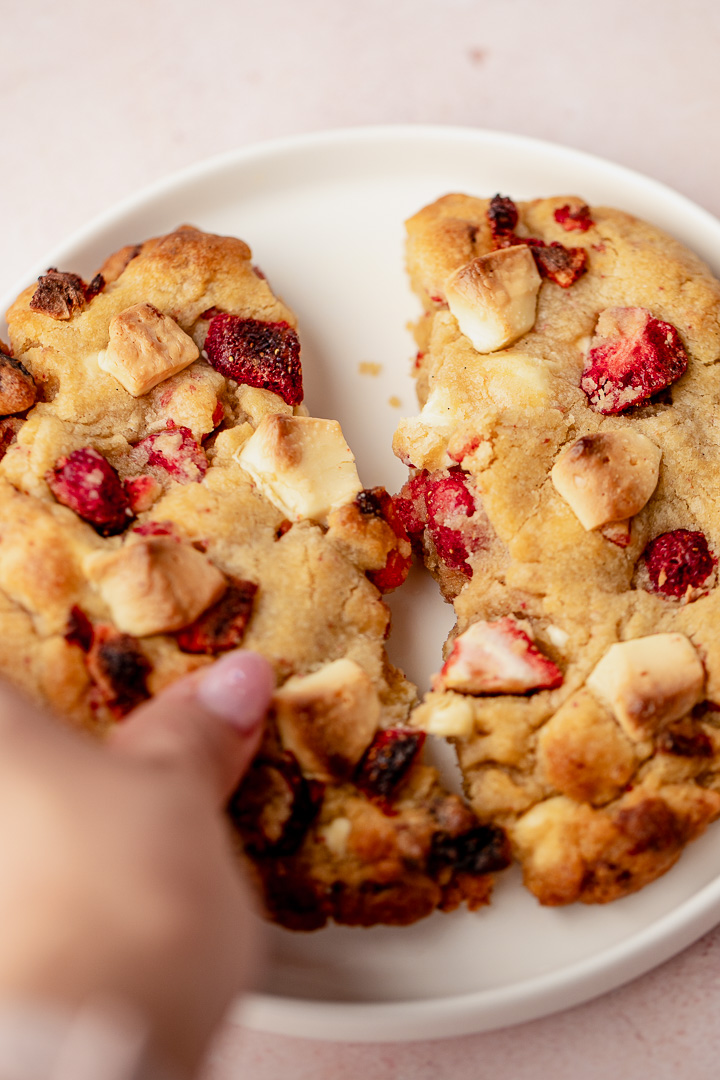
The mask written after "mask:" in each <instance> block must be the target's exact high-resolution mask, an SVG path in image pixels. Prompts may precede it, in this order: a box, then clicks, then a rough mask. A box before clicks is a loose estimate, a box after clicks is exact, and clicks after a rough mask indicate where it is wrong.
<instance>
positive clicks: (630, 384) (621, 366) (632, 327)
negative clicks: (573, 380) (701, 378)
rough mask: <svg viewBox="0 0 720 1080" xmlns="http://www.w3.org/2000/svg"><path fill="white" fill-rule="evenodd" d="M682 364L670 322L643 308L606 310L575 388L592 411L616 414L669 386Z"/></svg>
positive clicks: (680, 345)
mask: <svg viewBox="0 0 720 1080" xmlns="http://www.w3.org/2000/svg"><path fill="white" fill-rule="evenodd" d="M687 363H688V359H687V353H686V352H685V347H684V346H683V343H682V341H681V340H680V335H679V334H678V332H677V330H676V329H675V327H674V326H672V325H671V323H666V322H661V321H660V320H659V319H654V318H653V316H652V315H651V314H650V312H649V311H646V309H645V308H608V309H606V310H605V311H603V312H602V313H601V315H600V318H599V319H598V324H597V327H596V330H595V337H594V338H593V340H592V342H591V345H590V350H589V352H588V354H587V357H586V358H585V367H584V369H583V373H582V379H581V382H580V385H581V386H582V388H583V390H584V391H585V393H586V394H587V396H588V399H589V403H590V407H591V408H593V409H594V410H595V412H599V413H603V414H605V415H610V414H613V413H620V412H624V411H625V410H626V409H629V408H630V406H631V405H639V404H640V403H641V402H643V401H647V399H648V398H650V397H652V396H653V394H657V393H658V392H659V391H660V390H664V389H665V388H666V387H667V386H670V385H671V383H674V382H675V380H676V379H679V378H680V376H681V375H682V374H683V372H684V371H685V369H686V368H687Z"/></svg>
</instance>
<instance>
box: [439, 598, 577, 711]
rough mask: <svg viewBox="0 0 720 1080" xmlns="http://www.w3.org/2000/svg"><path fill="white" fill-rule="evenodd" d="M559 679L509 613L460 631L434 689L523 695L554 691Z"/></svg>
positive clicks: (561, 678)
mask: <svg viewBox="0 0 720 1080" xmlns="http://www.w3.org/2000/svg"><path fill="white" fill-rule="evenodd" d="M562 681H563V676H562V672H561V671H560V669H559V668H558V667H557V666H556V665H555V664H554V663H553V662H552V660H550V659H548V657H547V656H545V655H544V654H543V653H541V652H540V650H539V649H538V648H537V647H536V646H535V645H534V644H533V641H532V638H531V637H530V636H529V634H527V633H526V631H525V630H524V629H523V628H522V626H521V625H520V623H518V621H517V620H516V619H514V618H512V616H506V617H505V618H504V619H498V620H497V621H496V622H482V621H481V622H476V623H473V624H472V626H470V627H468V629H467V630H466V631H465V632H464V633H462V634H460V635H459V636H458V637H457V638H456V639H455V642H454V644H453V647H452V651H451V653H450V655H449V656H448V658H447V660H446V661H445V664H444V665H443V668H442V670H441V672H440V674H439V676H436V679H435V683H434V689H436V690H442V689H449V690H457V691H459V692H460V693H465V694H526V693H528V692H529V691H531V690H554V689H555V688H556V687H558V686H560V685H561V684H562Z"/></svg>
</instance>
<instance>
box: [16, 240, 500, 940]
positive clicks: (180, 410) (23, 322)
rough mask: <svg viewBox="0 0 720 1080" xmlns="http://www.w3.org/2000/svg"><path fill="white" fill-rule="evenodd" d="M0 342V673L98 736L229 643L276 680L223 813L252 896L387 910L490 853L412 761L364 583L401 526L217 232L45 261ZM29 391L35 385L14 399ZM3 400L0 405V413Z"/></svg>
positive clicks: (476, 885) (431, 901)
mask: <svg viewBox="0 0 720 1080" xmlns="http://www.w3.org/2000/svg"><path fill="white" fill-rule="evenodd" d="M8 325H9V331H10V339H11V348H12V358H10V357H8V356H2V357H0V413H2V414H5V415H6V419H4V420H2V421H0V427H1V429H2V432H1V434H2V442H3V450H4V451H5V453H4V457H3V460H2V463H1V464H0V671H1V672H2V673H3V674H4V675H5V676H7V677H8V678H10V679H11V680H13V681H14V682H16V683H17V684H18V685H20V686H22V687H24V688H25V689H26V690H27V691H28V692H30V693H31V694H33V695H35V696H36V697H38V698H39V699H41V700H43V701H45V702H46V703H48V704H49V705H51V706H52V707H53V708H54V709H55V710H56V711H57V712H58V713H60V714H61V715H63V716H64V717H66V718H68V719H70V720H71V721H73V722H75V723H76V724H78V725H81V726H84V727H86V728H88V729H91V730H94V731H99V732H102V730H104V729H107V728H108V726H109V725H112V724H114V723H116V722H118V721H121V720H122V717H123V716H124V715H125V714H126V713H127V712H128V711H129V710H130V709H131V708H132V707H133V706H135V705H137V704H138V703H139V702H141V701H142V700H144V699H145V698H147V697H148V696H149V695H151V694H153V693H156V692H157V691H159V690H160V689H162V687H164V686H165V685H167V684H168V683H169V682H171V681H172V680H174V679H176V678H178V677H179V676H181V675H183V674H185V673H186V672H189V671H192V670H193V669H196V668H198V667H200V666H201V665H203V664H207V663H210V662H211V660H212V659H213V657H214V656H217V655H218V654H220V653H222V652H223V651H226V650H228V649H232V648H235V647H236V646H238V645H239V644H240V643H241V642H242V643H243V644H244V645H246V646H249V647H250V648H253V649H257V650H259V651H260V652H262V653H263V654H264V655H265V656H266V657H268V659H269V660H270V661H271V662H272V664H273V666H274V668H275V671H276V673H277V677H278V682H279V684H280V689H279V690H278V693H277V697H276V699H275V705H274V711H273V715H272V717H271V719H270V722H269V725H268V733H267V737H266V739H265V743H264V745H263V747H262V750H261V752H260V755H259V757H258V759H257V761H256V762H255V764H254V766H253V768H252V770H251V772H250V775H249V777H248V779H247V781H246V782H245V784H244V785H243V787H242V788H241V790H240V791H239V792H238V793H237V795H236V796H235V797H234V799H233V801H232V804H231V807H230V810H231V815H232V817H233V819H234V821H235V823H236V825H237V826H238V829H239V832H240V835H241V836H242V838H243V840H244V842H245V849H246V851H247V852H248V854H249V855H250V858H251V863H252V868H253V871H254V874H255V876H256V878H257V880H258V882H259V883H260V884H261V886H262V888H263V890H264V895H265V901H266V906H267V909H268V911H269V913H270V915H271V916H272V917H274V918H275V919H277V920H279V921H280V922H283V923H285V924H287V925H291V926H298V927H303V928H311V927H316V926H321V925H323V924H324V923H325V921H326V920H327V919H328V918H330V917H332V918H335V919H337V920H339V921H342V922H347V923H362V924H370V923H376V922H387V923H408V922H412V921H413V920H415V919H417V918H420V917H421V916H423V915H426V914H428V913H429V912H430V911H432V910H433V909H435V908H436V907H438V906H440V907H444V908H452V907H455V906H457V905H458V904H459V903H461V902H463V901H467V902H468V903H469V904H470V906H472V907H474V906H477V905H479V904H482V903H485V902H487V899H488V897H489V892H490V886H491V878H490V877H489V876H488V871H489V870H491V869H493V868H494V867H497V866H501V865H503V863H504V862H506V861H507V854H506V851H505V840H504V836H503V834H502V832H501V831H500V830H497V829H488V828H486V827H483V826H478V823H477V821H476V819H475V818H474V816H473V814H472V813H471V812H470V810H469V809H468V808H467V807H466V806H465V805H464V804H463V802H462V801H461V800H460V799H459V798H458V797H457V796H455V795H452V794H449V793H448V792H447V791H445V790H444V789H443V788H442V786H441V785H440V782H439V780H438V777H437V774H436V773H435V771H434V770H433V769H431V768H430V767H428V766H426V765H424V764H423V763H422V761H421V749H422V742H423V736H422V734H421V733H418V732H417V731H412V730H408V728H407V723H406V722H407V718H408V714H409V711H410V708H411V706H412V704H413V702H414V700H415V691H414V688H413V687H412V686H411V685H410V684H409V683H408V682H407V681H406V680H405V679H404V677H403V676H402V674H401V673H400V672H399V671H397V670H395V669H394V668H393V667H392V666H391V665H390V663H389V661H388V659H387V656H386V654H385V651H384V638H385V636H386V634H387V630H388V623H389V613H388V610H387V608H386V606H385V604H384V603H383V600H382V598H381V593H380V590H383V591H384V590H387V589H389V588H392V587H394V586H395V585H397V584H398V583H399V582H400V581H402V579H403V578H404V576H405V574H406V573H407V568H408V565H409V555H410V545H409V542H408V539H407V535H406V533H405V532H404V529H403V527H402V525H401V524H400V523H399V521H398V520H397V518H396V516H395V515H394V513H393V509H392V503H391V501H390V499H389V497H388V496H387V493H386V492H384V491H383V489H381V488H376V489H371V490H364V489H363V488H362V485H361V483H360V481H359V479H358V475H357V471H356V468H355V464H354V460H353V457H352V454H351V452H350V450H349V448H348V447H347V445H346V443H345V440H344V439H343V436H342V432H341V431H340V428H339V425H338V424H337V423H336V422H334V421H328V420H319V419H314V418H311V417H309V416H308V415H307V410H306V409H305V408H304V406H303V405H302V397H303V394H302V372H301V364H300V346H299V340H298V336H297V333H296V331H295V319H294V316H293V315H292V313H291V312H290V311H289V310H288V308H287V307H285V305H284V304H283V303H282V302H281V301H280V300H279V299H278V298H277V297H276V296H275V295H274V294H273V292H272V291H271V289H270V287H269V285H268V283H267V281H266V280H265V278H264V276H263V275H262V273H261V272H260V271H258V270H256V269H255V268H254V267H253V266H252V263H251V261H250V250H249V249H248V247H247V246H246V245H245V244H244V243H242V242H241V241H240V240H235V239H231V238H227V237H219V236H212V235H208V234H206V233H203V232H200V231H199V230H197V229H193V228H190V227H184V228H180V229H178V230H177V231H176V232H174V233H171V234H170V235H168V236H165V237H160V238H157V239H153V240H149V241H147V242H146V243H144V244H142V245H137V246H135V247H128V248H125V249H123V250H122V251H120V252H117V253H116V254H115V255H113V256H112V257H111V258H110V259H108V261H107V262H106V264H105V265H104V267H103V268H102V270H101V273H100V274H99V275H98V276H97V277H96V278H95V279H94V280H93V281H92V282H91V283H90V285H87V284H86V283H85V282H83V281H82V280H81V279H80V278H79V277H77V276H76V275H73V274H69V273H64V272H58V271H56V270H52V271H48V273H47V274H46V275H43V277H42V278H40V280H39V283H38V285H37V286H32V287H30V288H29V289H27V290H26V291H25V292H24V293H23V294H22V295H21V296H20V297H19V299H18V300H17V301H16V302H15V303H14V304H13V306H12V307H11V309H10V311H9V312H8ZM36 394H37V403H36V404H33V402H34V400H35V396H36ZM9 414H12V415H9Z"/></svg>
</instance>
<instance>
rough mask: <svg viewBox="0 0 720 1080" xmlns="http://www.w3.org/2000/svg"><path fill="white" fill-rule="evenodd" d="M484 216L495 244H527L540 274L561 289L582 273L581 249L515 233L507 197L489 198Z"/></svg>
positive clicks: (514, 213)
mask: <svg viewBox="0 0 720 1080" xmlns="http://www.w3.org/2000/svg"><path fill="white" fill-rule="evenodd" d="M487 219H488V222H489V224H490V231H491V233H492V238H493V245H494V247H496V248H505V247H513V246H514V245H515V244H527V245H528V247H529V248H530V250H531V251H532V253H533V256H534V258H535V263H536V265H537V268H538V271H539V273H540V274H541V275H542V277H546V278H549V279H550V281H554V282H555V284H556V285H560V286H561V287H562V288H563V289H567V288H569V286H570V285H572V284H573V283H574V282H576V281H577V279H578V278H579V277H580V276H581V275H582V274H584V273H585V271H586V269H587V252H586V251H585V249H584V248H567V247H565V246H564V244H558V243H557V242H556V241H553V242H552V243H551V244H546V243H545V241H544V240H539V239H536V238H535V237H529V238H528V237H524V236H518V235H517V234H516V233H515V226H516V225H517V223H518V211H517V207H516V206H515V203H514V202H513V201H512V199H509V198H507V196H503V195H496V196H495V197H494V198H493V199H491V200H490V206H489V207H488V211H487Z"/></svg>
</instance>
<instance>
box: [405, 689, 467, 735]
mask: <svg viewBox="0 0 720 1080" xmlns="http://www.w3.org/2000/svg"><path fill="white" fill-rule="evenodd" d="M412 724H413V727H417V728H419V729H420V730H421V731H426V732H427V733H428V735H437V736H438V737H439V738H443V739H449V738H457V739H462V738H465V737H466V736H467V735H472V733H473V730H474V726H475V724H474V712H473V707H472V705H471V704H470V702H469V701H468V700H467V698H464V697H459V696H458V695H455V694H444V695H442V696H437V695H433V696H432V697H431V699H430V700H429V701H426V702H424V703H423V704H422V705H419V706H418V708H417V709H415V711H414V712H413V715H412Z"/></svg>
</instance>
